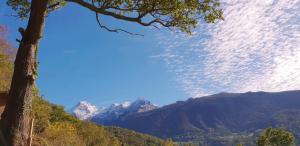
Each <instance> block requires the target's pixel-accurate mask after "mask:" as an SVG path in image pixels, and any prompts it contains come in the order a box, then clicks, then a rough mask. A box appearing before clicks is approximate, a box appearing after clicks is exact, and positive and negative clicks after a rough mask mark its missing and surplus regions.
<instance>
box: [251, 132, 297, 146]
mask: <svg viewBox="0 0 300 146" xmlns="http://www.w3.org/2000/svg"><path fill="white" fill-rule="evenodd" d="M256 145H257V146H294V145H295V137H294V135H293V134H292V133H290V132H288V131H286V130H284V129H281V128H279V129H273V128H268V129H266V130H265V131H264V132H263V133H262V134H261V135H260V136H259V137H258V139H257V142H256Z"/></svg>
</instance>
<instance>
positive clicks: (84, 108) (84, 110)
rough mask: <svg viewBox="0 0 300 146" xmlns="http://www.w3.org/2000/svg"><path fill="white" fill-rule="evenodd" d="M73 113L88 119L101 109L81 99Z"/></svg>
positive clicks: (79, 117)
mask: <svg viewBox="0 0 300 146" xmlns="http://www.w3.org/2000/svg"><path fill="white" fill-rule="evenodd" d="M72 112H73V114H74V115H75V116H76V117H77V118H78V119H80V120H86V119H89V118H90V117H92V116H94V115H96V114H98V113H99V109H98V108H97V107H96V106H95V105H92V104H91V103H89V102H87V101H80V102H79V103H78V104H77V105H76V106H75V107H74V108H73V109H72Z"/></svg>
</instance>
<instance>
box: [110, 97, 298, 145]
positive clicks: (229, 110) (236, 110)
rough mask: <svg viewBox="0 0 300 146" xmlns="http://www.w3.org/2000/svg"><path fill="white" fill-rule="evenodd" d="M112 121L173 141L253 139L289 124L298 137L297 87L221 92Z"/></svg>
mask: <svg viewBox="0 0 300 146" xmlns="http://www.w3.org/2000/svg"><path fill="white" fill-rule="evenodd" d="M114 124H115V125H118V126H121V127H124V128H128V129H133V130H136V131H139V132H143V133H148V134H151V135H155V136H158V137H161V138H173V140H176V141H190V140H193V141H201V142H203V143H206V144H207V143H209V145H222V144H224V145H226V143H227V144H228V143H231V144H232V142H234V141H236V140H239V141H249V139H251V140H252V141H253V140H254V138H253V137H255V134H256V133H257V132H258V131H260V130H261V129H264V128H267V127H269V126H281V127H286V128H289V129H290V130H291V131H293V132H294V133H295V136H296V137H297V138H298V139H299V138H300V91H286V92H278V93H267V92H248V93H237V94H232V93H221V94H216V95H212V96H207V97H202V98H195V99H189V100H187V101H180V102H176V103H174V104H171V105H168V106H165V107H162V108H159V109H155V110H152V111H149V112H143V113H136V114H131V115H129V116H127V117H125V118H122V119H118V120H117V121H115V123H114Z"/></svg>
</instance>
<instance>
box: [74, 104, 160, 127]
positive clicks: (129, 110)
mask: <svg viewBox="0 0 300 146" xmlns="http://www.w3.org/2000/svg"><path fill="white" fill-rule="evenodd" d="M156 108H158V106H157V105H155V104H152V103H151V102H150V101H148V100H145V99H143V98H139V99H137V100H135V101H134V102H129V101H125V102H123V103H114V104H112V105H111V106H109V107H108V108H105V107H96V106H95V105H93V104H91V103H89V102H87V101H80V102H79V103H78V104H77V105H76V106H75V107H74V108H72V110H71V112H72V114H73V115H75V116H76V117H77V118H78V119H81V120H89V121H93V122H96V123H98V124H104V125H113V123H114V122H115V121H118V120H119V119H121V118H125V117H127V116H129V115H131V114H136V113H142V112H147V111H150V110H153V109H156Z"/></svg>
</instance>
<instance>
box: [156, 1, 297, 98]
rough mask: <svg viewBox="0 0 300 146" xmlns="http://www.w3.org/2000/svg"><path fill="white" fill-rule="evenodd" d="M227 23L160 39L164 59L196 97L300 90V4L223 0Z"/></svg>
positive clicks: (208, 25)
mask: <svg viewBox="0 0 300 146" xmlns="http://www.w3.org/2000/svg"><path fill="white" fill-rule="evenodd" d="M223 2H224V3H223V7H224V16H225V21H222V22H218V23H216V24H204V23H201V24H200V26H199V27H198V28H197V29H196V30H195V31H194V35H193V36H186V35H185V34H181V33H172V34H168V35H166V34H160V35H159V39H160V40H161V43H162V45H163V46H164V47H165V50H164V53H163V54H162V55H161V56H162V57H163V59H164V61H165V62H166V64H167V66H168V68H169V70H170V71H171V72H172V73H174V77H175V78H176V80H177V81H178V82H179V83H180V84H181V85H182V87H183V90H184V91H185V92H187V93H188V94H190V95H191V96H193V97H196V96H201V95H204V94H212V93H217V92H223V91H226V92H246V91H282V90H295V89H300V15H299V14H300V0H265V1H261V0H250V1H249V0H223Z"/></svg>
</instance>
